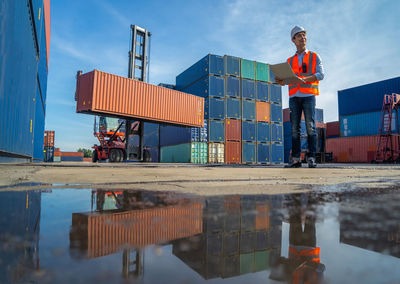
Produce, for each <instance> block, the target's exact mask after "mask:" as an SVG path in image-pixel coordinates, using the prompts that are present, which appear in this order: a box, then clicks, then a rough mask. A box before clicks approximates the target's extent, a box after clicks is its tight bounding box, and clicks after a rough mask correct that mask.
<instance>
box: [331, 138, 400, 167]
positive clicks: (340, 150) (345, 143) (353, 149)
mask: <svg viewBox="0 0 400 284" xmlns="http://www.w3.org/2000/svg"><path fill="white" fill-rule="evenodd" d="M392 139H393V140H392V142H393V146H394V147H399V146H398V142H397V139H396V138H395V137H392ZM377 146H378V140H377V136H376V135H373V136H359V137H339V138H330V139H327V140H326V152H332V158H333V161H334V162H339V163H370V162H371V161H372V160H374V159H375V153H376V150H377Z"/></svg>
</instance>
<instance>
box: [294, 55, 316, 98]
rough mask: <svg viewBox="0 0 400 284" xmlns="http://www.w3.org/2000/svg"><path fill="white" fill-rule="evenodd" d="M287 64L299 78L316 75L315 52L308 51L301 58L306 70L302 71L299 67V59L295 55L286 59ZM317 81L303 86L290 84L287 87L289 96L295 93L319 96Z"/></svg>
mask: <svg viewBox="0 0 400 284" xmlns="http://www.w3.org/2000/svg"><path fill="white" fill-rule="evenodd" d="M287 61H288V63H289V64H290V66H292V69H293V72H294V73H295V74H296V75H297V76H299V77H300V78H304V77H306V76H311V75H313V74H315V73H316V69H317V54H316V53H315V52H311V51H308V52H307V53H306V54H305V55H304V57H303V65H306V70H303V68H302V66H299V59H298V58H297V53H296V54H295V55H293V56H292V57H290V58H288V60H287ZM303 71H306V72H303ZM318 85H319V83H318V81H314V82H308V83H304V84H290V85H289V96H291V95H294V94H295V93H296V92H297V91H300V92H302V93H305V94H314V95H316V96H318V95H319V89H318Z"/></svg>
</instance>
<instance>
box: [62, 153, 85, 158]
mask: <svg viewBox="0 0 400 284" xmlns="http://www.w3.org/2000/svg"><path fill="white" fill-rule="evenodd" d="M60 153H61V157H83V153H81V152H60Z"/></svg>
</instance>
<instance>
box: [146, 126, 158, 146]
mask: <svg viewBox="0 0 400 284" xmlns="http://www.w3.org/2000/svg"><path fill="white" fill-rule="evenodd" d="M143 146H144V147H158V146H160V132H159V131H157V130H156V131H153V132H150V133H146V134H144V135H143Z"/></svg>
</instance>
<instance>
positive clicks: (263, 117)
mask: <svg viewBox="0 0 400 284" xmlns="http://www.w3.org/2000/svg"><path fill="white" fill-rule="evenodd" d="M256 120H257V121H262V122H271V104H270V103H266V102H259V101H256Z"/></svg>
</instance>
